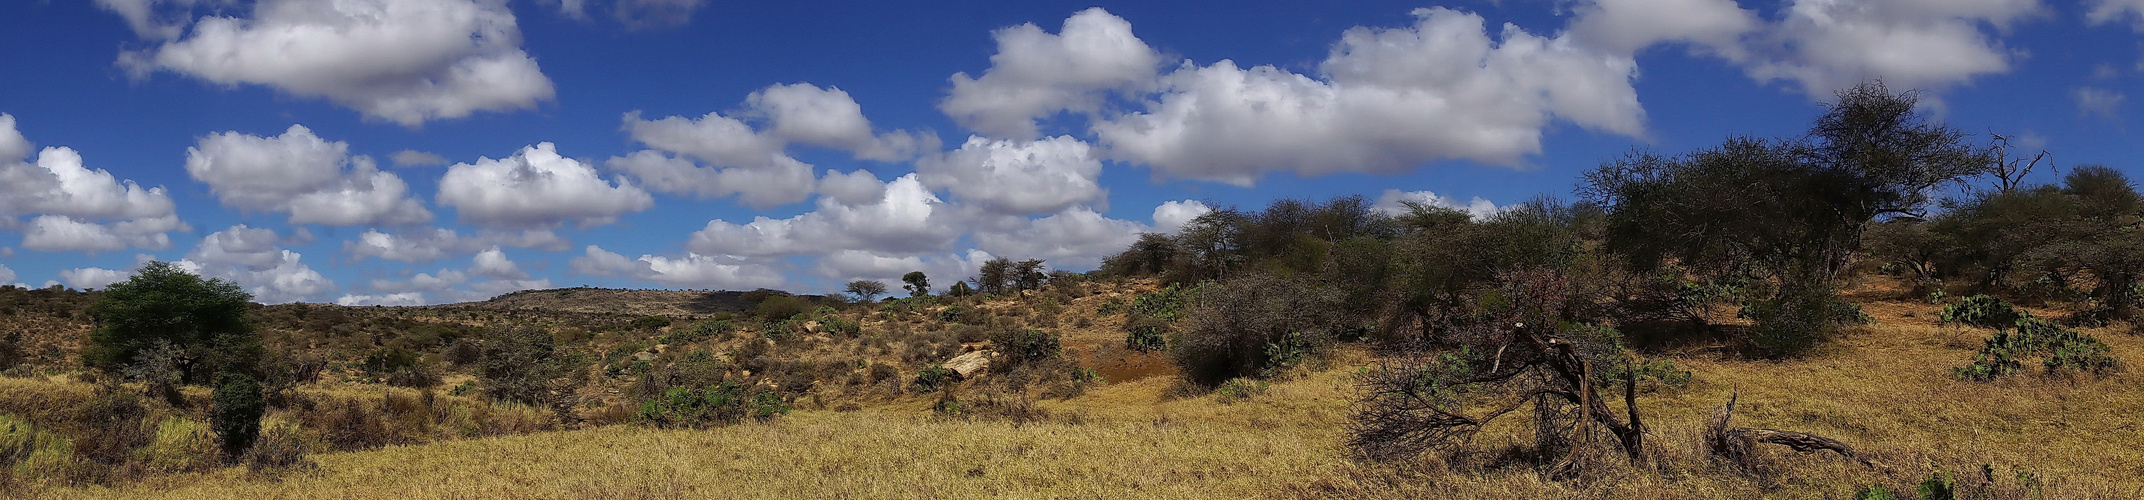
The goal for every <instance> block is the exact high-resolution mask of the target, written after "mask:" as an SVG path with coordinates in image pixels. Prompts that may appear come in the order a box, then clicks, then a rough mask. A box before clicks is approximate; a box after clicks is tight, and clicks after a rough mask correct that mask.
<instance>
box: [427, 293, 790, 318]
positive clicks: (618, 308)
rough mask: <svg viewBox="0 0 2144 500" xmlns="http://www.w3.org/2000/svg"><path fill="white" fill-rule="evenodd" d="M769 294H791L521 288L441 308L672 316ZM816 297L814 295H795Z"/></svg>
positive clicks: (704, 312) (726, 307)
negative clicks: (476, 300)
mask: <svg viewBox="0 0 2144 500" xmlns="http://www.w3.org/2000/svg"><path fill="white" fill-rule="evenodd" d="M769 294H774V295H794V294H790V293H788V292H782V291H777V290H755V291H749V292H735V291H698V290H625V289H611V288H587V287H582V288H555V289H549V290H524V291H519V292H514V293H509V294H505V295H500V296H497V297H492V298H491V300H485V301H481V302H464V303H459V304H443V305H438V306H428V307H440V308H474V309H488V310H498V311H556V312H578V313H598V314H626V315H633V316H650V315H662V316H670V317H673V318H681V319H682V318H698V317H704V316H711V315H715V314H719V313H739V312H745V311H749V310H751V309H752V308H753V307H754V306H757V305H758V304H759V300H760V299H762V298H764V297H765V296H767V295H769ZM796 296H797V297H803V298H808V299H818V298H820V296H816V295H796Z"/></svg>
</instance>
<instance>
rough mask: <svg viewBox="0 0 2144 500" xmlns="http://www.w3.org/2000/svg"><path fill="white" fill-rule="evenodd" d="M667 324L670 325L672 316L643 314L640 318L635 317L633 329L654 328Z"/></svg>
mask: <svg viewBox="0 0 2144 500" xmlns="http://www.w3.org/2000/svg"><path fill="white" fill-rule="evenodd" d="M665 326H670V317H668V316H641V317H638V318H633V329H635V330H654V329H657V328H662V327H665Z"/></svg>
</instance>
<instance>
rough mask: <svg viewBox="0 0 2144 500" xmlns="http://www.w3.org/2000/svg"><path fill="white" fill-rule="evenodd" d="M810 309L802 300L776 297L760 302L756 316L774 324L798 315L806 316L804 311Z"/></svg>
mask: <svg viewBox="0 0 2144 500" xmlns="http://www.w3.org/2000/svg"><path fill="white" fill-rule="evenodd" d="M809 309H810V308H809V307H808V306H807V304H805V303H804V301H803V300H802V299H798V298H796V297H791V296H788V295H776V296H772V297H767V300H765V301H762V302H760V303H759V306H758V307H757V308H756V309H755V314H757V315H758V316H759V317H760V319H763V320H766V321H769V322H774V321H782V320H786V319H789V318H792V317H796V315H799V314H804V311H806V310H809Z"/></svg>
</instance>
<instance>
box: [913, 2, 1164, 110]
mask: <svg viewBox="0 0 2144 500" xmlns="http://www.w3.org/2000/svg"><path fill="white" fill-rule="evenodd" d="M994 36H995V38H997V44H998V51H997V54H995V55H992V56H990V69H988V70H986V71H984V72H983V76H982V77H979V78H970V77H969V76H968V74H967V73H958V74H955V75H953V78H952V81H953V90H952V93H951V94H950V95H948V96H947V97H946V99H945V101H944V102H942V103H940V104H939V109H941V110H943V111H945V113H946V115H948V116H951V117H953V119H954V120H955V121H957V122H959V123H960V124H961V125H962V126H965V127H968V128H969V129H973V130H976V131H979V132H982V133H985V134H990V135H992V136H995V137H1006V138H1015V139H1032V138H1034V137H1036V136H1038V135H1039V134H1038V129H1037V127H1036V124H1035V120H1036V119H1037V118H1043V117H1047V116H1050V115H1053V114H1056V113H1057V112H1059V111H1062V110H1073V111H1080V112H1093V111H1096V110H1098V109H1099V107H1100V105H1101V104H1102V97H1103V96H1102V95H1101V94H1099V93H1098V91H1107V90H1125V91H1136V90H1144V89H1146V88H1148V87H1151V86H1152V85H1153V84H1154V74H1155V69H1156V67H1157V66H1159V65H1160V64H1161V55H1160V54H1159V53H1156V52H1155V51H1154V49H1153V48H1151V47H1148V46H1147V44H1146V42H1144V41H1141V40H1139V38H1138V37H1136V36H1133V35H1132V25H1131V23H1130V22H1128V21H1125V20H1124V19H1123V18H1120V17H1117V16H1115V15H1111V14H1110V13H1109V12H1108V11H1105V10H1102V9H1101V8H1099V7H1097V8H1091V9H1087V10H1084V11H1081V12H1079V13H1077V14H1073V15H1072V17H1071V18H1069V19H1066V20H1065V23H1064V27H1063V29H1061V30H1060V31H1059V33H1058V34H1054V35H1053V34H1050V33H1048V32H1045V31H1043V30H1042V28H1039V27H1036V26H1035V25H1034V24H1022V25H1019V26H1014V27H1010V28H1005V29H1001V30H998V31H997V33H996V34H995V35H994Z"/></svg>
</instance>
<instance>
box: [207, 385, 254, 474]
mask: <svg viewBox="0 0 2144 500" xmlns="http://www.w3.org/2000/svg"><path fill="white" fill-rule="evenodd" d="M211 399H213V400H214V403H213V404H214V406H213V407H212V408H211V412H212V413H211V414H210V419H209V422H210V423H211V424H212V425H214V426H215V430H216V437H217V438H219V439H218V443H219V444H221V445H222V447H223V453H224V455H226V456H231V457H237V456H239V454H241V453H244V452H245V451H246V448H248V447H251V446H253V440H254V439H255V438H258V437H260V434H261V414H263V413H265V412H267V410H268V402H267V401H266V400H265V399H263V398H262V397H261V384H260V383H259V382H254V381H253V377H249V376H246V375H245V374H242V373H233V372H224V373H223V374H221V375H220V376H219V377H218V379H217V381H216V392H215V394H213V395H212V396H211Z"/></svg>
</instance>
